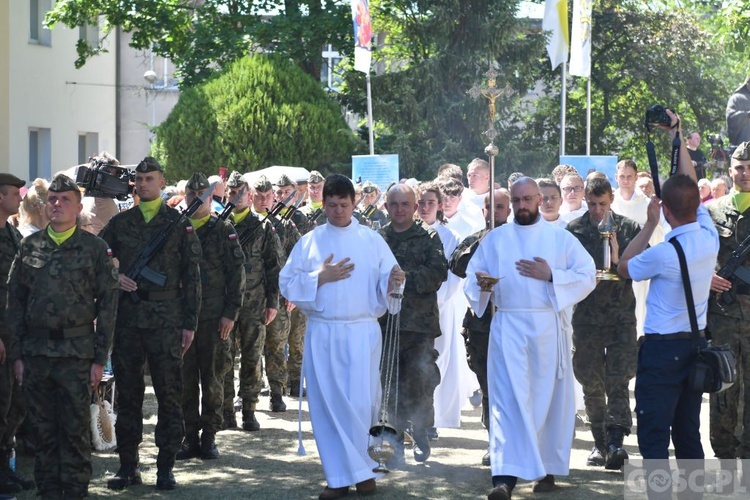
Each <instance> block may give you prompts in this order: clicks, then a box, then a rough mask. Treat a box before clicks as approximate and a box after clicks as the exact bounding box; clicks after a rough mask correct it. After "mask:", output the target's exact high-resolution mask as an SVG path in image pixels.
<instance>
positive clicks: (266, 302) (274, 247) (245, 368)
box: [224, 172, 283, 423]
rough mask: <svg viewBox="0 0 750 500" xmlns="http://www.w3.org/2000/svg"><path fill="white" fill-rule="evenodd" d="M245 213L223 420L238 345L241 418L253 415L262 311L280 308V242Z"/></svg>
mask: <svg viewBox="0 0 750 500" xmlns="http://www.w3.org/2000/svg"><path fill="white" fill-rule="evenodd" d="M235 174H236V175H235ZM242 183H244V181H243V180H242V179H241V176H240V175H239V173H237V172H233V173H232V176H231V177H230V180H229V183H228V185H229V186H232V187H237V186H240V185H241V184H242ZM247 210H248V212H249V213H247V215H246V216H245V217H244V218H243V219H242V220H241V221H240V222H235V231H236V232H237V235H238V241H240V242H241V244H242V242H243V241H244V244H242V250H243V251H244V253H245V279H246V283H245V292H244V298H243V301H242V307H241V308H240V311H239V315H238V317H237V322H236V323H235V325H234V329H233V330H232V333H231V334H230V339H231V347H232V349H231V353H230V357H229V360H228V362H227V364H226V366H225V370H226V371H225V374H224V417H225V421H226V419H227V416H233V415H234V409H233V407H234V394H235V388H234V358H235V355H236V352H237V345H238V344H239V351H240V357H241V365H240V390H239V395H240V397H241V398H242V413H243V419H246V420H250V418H249V417H251V413H252V412H255V407H256V405H257V403H258V396H259V394H260V391H261V389H262V387H263V375H262V370H261V363H260V360H261V354H262V352H263V345H264V343H265V340H266V326H265V311H266V309H278V308H279V271H280V270H281V266H282V265H283V261H282V256H281V243H280V242H279V237H278V236H277V235H276V233H275V231H274V230H273V226H272V224H271V223H270V222H269V221H264V222H261V220H260V219H259V218H258V216H257V215H256V214H254V213H253V212H252V210H251V209H250V208H248V209H247ZM235 216H237V214H232V220H233V221H236V220H237V218H238V217H237V218H236V217H235ZM252 418H253V419H254V417H252ZM225 423H226V422H225Z"/></svg>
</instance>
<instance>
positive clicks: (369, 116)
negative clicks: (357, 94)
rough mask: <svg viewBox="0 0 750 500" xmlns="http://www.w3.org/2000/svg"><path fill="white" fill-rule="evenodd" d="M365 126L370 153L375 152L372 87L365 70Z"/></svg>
mask: <svg viewBox="0 0 750 500" xmlns="http://www.w3.org/2000/svg"><path fill="white" fill-rule="evenodd" d="M366 80H367V128H368V129H369V131H370V155H374V154H375V135H374V134H373V131H372V87H371V86H370V72H369V71H368V72H367V77H366Z"/></svg>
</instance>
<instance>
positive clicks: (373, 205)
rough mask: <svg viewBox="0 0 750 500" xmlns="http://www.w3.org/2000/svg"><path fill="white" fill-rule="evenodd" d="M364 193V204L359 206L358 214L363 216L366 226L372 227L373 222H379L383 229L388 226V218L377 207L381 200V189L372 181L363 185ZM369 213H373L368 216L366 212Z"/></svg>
mask: <svg viewBox="0 0 750 500" xmlns="http://www.w3.org/2000/svg"><path fill="white" fill-rule="evenodd" d="M362 192H363V193H364V195H365V197H364V198H363V199H362V203H360V204H359V209H358V211H357V214H359V215H360V216H361V218H362V219H363V220H364V221H365V224H367V225H368V226H372V223H373V222H378V223H379V224H380V226H381V227H382V226H385V225H386V224H388V216H387V215H386V214H385V212H383V211H382V210H380V209H379V208H378V207H377V203H378V200H379V199H380V189H378V186H377V185H375V184H373V183H372V182H370V181H365V182H364V183H363V184H362ZM368 211H371V212H372V213H370V214H369V215H367V213H366V212H368ZM358 219H359V217H358ZM360 223H361V221H360Z"/></svg>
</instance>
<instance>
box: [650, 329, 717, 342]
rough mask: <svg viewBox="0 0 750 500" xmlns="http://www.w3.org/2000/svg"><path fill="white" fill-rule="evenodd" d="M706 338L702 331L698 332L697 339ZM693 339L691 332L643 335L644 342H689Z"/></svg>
mask: <svg viewBox="0 0 750 500" xmlns="http://www.w3.org/2000/svg"><path fill="white" fill-rule="evenodd" d="M705 336H706V334H705V332H704V331H703V330H698V337H700V338H704V337H705ZM692 337H693V334H692V333H691V332H677V333H647V334H646V335H645V338H646V340H690V339H691V338H692Z"/></svg>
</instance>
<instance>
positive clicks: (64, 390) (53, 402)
mask: <svg viewBox="0 0 750 500" xmlns="http://www.w3.org/2000/svg"><path fill="white" fill-rule="evenodd" d="M59 177H60V176H58V177H56V178H55V179H53V180H52V182H51V184H50V191H51V192H58V191H72V190H76V191H77V189H78V188H77V187H76V186H75V183H73V181H72V180H70V179H60V178H59ZM118 286H119V281H118V277H117V271H116V270H115V268H114V265H113V264H112V259H111V258H110V256H109V255H108V250H107V244H106V243H105V242H104V241H102V240H101V239H100V238H97V237H96V236H94V235H92V234H90V233H87V232H85V231H83V230H81V229H80V228H76V229H75V231H74V232H73V234H72V235H71V236H70V237H69V238H68V239H66V240H65V241H63V242H62V243H61V244H60V245H58V244H57V243H55V242H54V241H53V240H52V238H51V237H50V236H49V234H48V232H47V230H42V231H39V232H37V233H34V234H32V235H30V236H29V237H27V238H26V239H24V240H23V242H22V243H21V248H20V251H19V253H18V255H17V257H16V259H15V261H14V263H13V267H12V268H11V270H10V277H9V280H8V309H7V327H8V331H9V332H10V339H11V342H10V350H9V363H8V364H12V363H11V362H15V361H16V360H23V362H24V380H23V389H24V391H25V395H26V400H27V403H28V407H29V418H30V419H31V422H32V424H33V427H34V432H35V435H36V464H35V467H34V474H35V479H36V482H37V485H38V488H39V491H40V493H41V496H42V498H62V497H63V494H64V495H65V498H83V496H85V495H86V492H87V489H88V484H89V481H90V479H91V442H90V428H91V427H90V426H91V414H90V412H89V404H90V402H91V391H92V389H91V384H90V372H91V366H92V364H93V363H96V364H99V365H105V364H106V363H107V356H108V353H109V349H110V346H111V344H112V334H113V330H114V322H115V314H116V311H117V293H118V292H117V289H118ZM95 320H96V328H95V327H94V321H95Z"/></svg>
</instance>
